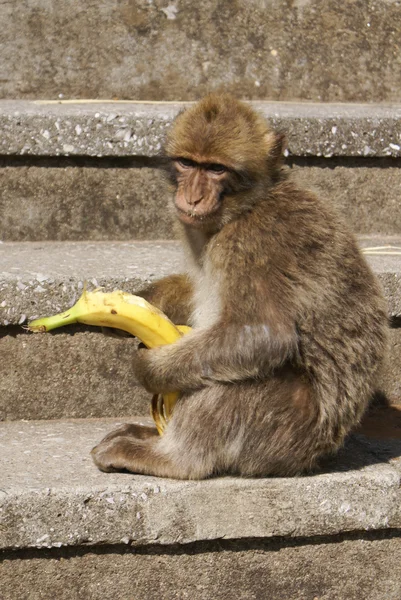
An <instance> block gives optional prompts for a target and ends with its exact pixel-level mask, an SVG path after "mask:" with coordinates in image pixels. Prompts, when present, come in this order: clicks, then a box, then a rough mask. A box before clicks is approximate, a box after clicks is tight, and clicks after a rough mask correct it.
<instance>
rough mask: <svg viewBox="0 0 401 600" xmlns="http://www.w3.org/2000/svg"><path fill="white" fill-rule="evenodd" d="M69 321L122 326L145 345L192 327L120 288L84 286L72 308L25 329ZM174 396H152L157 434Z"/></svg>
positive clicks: (47, 328)
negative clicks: (86, 288)
mask: <svg viewBox="0 0 401 600" xmlns="http://www.w3.org/2000/svg"><path fill="white" fill-rule="evenodd" d="M72 323H84V324H86V325H98V326H100V327H112V328H114V329H123V330H124V331H128V332H129V333H131V334H132V335H134V336H135V337H137V338H139V339H140V340H141V341H142V342H143V343H144V344H145V346H147V347H148V348H154V347H156V346H164V345H166V344H171V343H172V342H175V341H176V340H177V339H178V338H179V337H181V336H182V335H183V334H184V333H187V332H188V331H190V329H191V328H190V327H186V326H184V325H182V326H177V327H176V326H175V325H174V323H172V322H171V321H170V319H168V318H167V317H166V315H165V314H164V313H162V312H161V311H160V310H159V309H158V308H156V307H155V306H152V305H151V304H149V302H147V301H146V300H145V299H144V298H141V297H140V296H133V295H132V294H128V293H127V292H122V291H120V290H116V291H114V292H110V293H106V292H102V291H100V290H94V291H93V292H88V291H86V290H84V292H83V294H82V296H81V297H80V298H79V300H78V302H77V303H76V304H74V306H73V307H72V308H70V309H69V310H66V311H65V312H63V313H60V314H58V315H54V316H52V317H44V318H42V319H36V320H35V321H31V323H29V325H28V329H29V330H30V331H34V332H45V331H51V330H52V329H55V328H57V327H62V326H63V325H70V324H72ZM177 398H178V392H172V393H169V394H163V395H156V396H154V397H153V398H152V416H153V419H154V421H155V423H156V427H157V430H158V432H159V434H160V435H162V433H163V432H164V430H165V428H166V426H167V422H168V420H169V418H170V416H171V414H172V412H173V408H174V405H175V403H176V401H177Z"/></svg>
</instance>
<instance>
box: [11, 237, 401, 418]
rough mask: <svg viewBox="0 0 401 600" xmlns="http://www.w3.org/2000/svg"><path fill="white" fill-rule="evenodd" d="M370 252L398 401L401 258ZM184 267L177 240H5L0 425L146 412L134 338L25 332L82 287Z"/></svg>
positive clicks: (140, 279)
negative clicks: (135, 372) (385, 314)
mask: <svg viewBox="0 0 401 600" xmlns="http://www.w3.org/2000/svg"><path fill="white" fill-rule="evenodd" d="M360 243H361V245H362V246H364V247H365V248H372V247H373V248H377V247H381V246H388V245H390V246H393V247H395V248H396V247H399V248H401V239H400V238H399V237H398V238H397V237H393V238H380V237H376V236H368V237H361V238H360ZM372 252H376V254H368V255H367V258H368V260H369V262H370V263H371V265H372V267H373V269H374V270H375V271H376V273H377V274H378V276H379V278H380V280H381V282H382V284H383V286H384V290H385V293H386V296H387V299H388V303H389V311H390V315H391V316H392V317H393V326H394V327H393V329H391V332H390V334H391V353H390V359H389V364H388V365H387V368H386V371H385V373H384V374H383V378H382V381H381V382H380V383H381V385H382V387H383V389H384V390H385V391H386V393H387V394H388V395H389V397H390V398H391V400H392V401H393V402H401V377H400V368H399V365H400V362H401V328H400V321H401V320H400V316H401V255H399V254H398V255H397V254H395V252H397V251H396V250H391V249H390V250H387V252H389V254H384V255H381V254H379V252H380V250H373V251H372ZM391 252H394V254H391ZM180 266H181V251H180V248H179V245H178V244H177V243H175V242H166V241H164V242H161V241H159V242H157V243H155V242H132V243H123V242H120V243H104V242H101V243H90V244H89V243H78V242H76V243H67V242H64V243H49V242H47V243H46V242H45V243H38V242H34V243H4V244H0V420H6V419H8V420H13V419H50V418H52V419H57V418H63V417H102V416H107V417H119V416H121V415H126V414H147V413H148V411H149V401H150V396H149V395H148V394H146V393H145V392H144V391H143V390H142V389H141V388H139V387H138V386H137V383H136V381H135V379H134V378H133V376H132V372H131V363H130V360H131V358H130V357H131V352H132V351H133V349H134V348H135V344H136V341H135V340H134V339H133V338H119V339H117V338H110V337H105V336H104V335H103V334H102V333H101V331H100V330H99V328H90V327H84V326H74V327H67V328H63V329H60V330H57V331H55V332H54V333H52V334H49V335H33V334H29V333H27V332H26V331H24V330H23V329H22V327H21V326H22V325H23V324H24V323H26V322H27V320H28V319H29V320H31V319H33V318H34V317H37V316H44V315H51V314H55V313H57V312H60V311H62V310H65V309H67V308H69V307H70V306H72V304H74V302H75V301H76V300H77V299H78V297H79V295H80V294H81V291H82V287H83V282H84V281H87V282H88V285H89V286H93V287H97V286H104V287H105V289H107V290H112V289H116V288H120V289H124V290H126V291H128V292H134V291H135V290H137V289H138V288H139V287H141V286H142V285H143V284H144V283H146V282H148V281H152V280H154V279H156V278H158V277H162V276H164V275H167V274H169V273H172V272H179V271H180Z"/></svg>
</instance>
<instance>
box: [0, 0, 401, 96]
mask: <svg viewBox="0 0 401 600" xmlns="http://www.w3.org/2000/svg"><path fill="white" fill-rule="evenodd" d="M3 4H4V7H3V8H2V24H3V28H2V38H1V42H2V65H1V71H0V82H1V88H0V92H1V96H2V97H7V98H13V97H21V98H38V97H42V96H43V95H45V96H49V97H52V98H58V97H59V96H65V97H76V96H79V97H81V98H82V97H83V98H85V97H99V98H114V97H119V98H138V99H153V100H161V99H164V100H176V99H193V98H194V97H199V96H200V95H202V94H205V93H206V92H207V91H210V90H211V89H219V90H220V89H226V90H230V91H233V92H234V93H236V94H238V95H239V96H242V97H244V98H265V99H273V100H300V99H307V100H316V101H321V100H323V101H331V102H333V101H340V102H347V101H359V102H374V101H376V102H381V101H388V102H393V101H398V100H399V89H400V86H401V79H400V69H399V56H398V53H397V40H399V39H400V34H401V31H400V24H399V5H398V3H397V2H396V1H394V0H393V1H388V0H375V1H374V2H373V1H372V0H367V1H366V2H364V3H363V4H359V3H355V2H347V3H344V2H341V1H339V0H323V1H317V0H302V1H297V2H294V3H288V4H286V3H281V2H277V3H273V2H255V1H252V2H249V3H237V4H236V5H235V7H234V8H233V6H232V4H231V3H230V2H228V3H227V2H223V1H222V0H220V1H219V2H218V3H215V2H211V1H210V0H207V1H206V2H202V3H200V4H198V5H196V6H194V4H193V3H185V2H161V3H160V2H153V1H150V0H137V1H135V2H121V3H119V2H117V3H112V4H110V3H109V2H107V0H100V1H98V2H95V3H90V4H88V5H85V9H83V6H82V4H81V3H80V2H78V0H68V2H60V3H57V4H54V3H51V2H49V1H48V0H36V2H34V3H31V2H24V3H23V9H22V10H21V11H15V10H14V6H13V4H12V3H3ZM339 57H340V58H341V60H339Z"/></svg>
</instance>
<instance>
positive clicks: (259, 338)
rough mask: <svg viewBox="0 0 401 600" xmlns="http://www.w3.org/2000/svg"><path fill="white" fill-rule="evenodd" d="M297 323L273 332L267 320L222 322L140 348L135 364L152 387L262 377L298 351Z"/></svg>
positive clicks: (143, 380) (182, 386)
mask: <svg viewBox="0 0 401 600" xmlns="http://www.w3.org/2000/svg"><path fill="white" fill-rule="evenodd" d="M296 348H297V334H296V330H295V324H294V327H288V328H285V329H284V328H281V330H280V331H277V330H276V331H275V332H273V331H272V329H271V328H270V327H269V326H268V325H267V324H263V323H260V324H253V325H240V324H237V323H236V324H231V325H230V324H223V323H220V324H217V325H215V326H213V327H212V328H210V329H204V330H198V331H193V332H192V333H190V334H188V335H186V336H184V337H183V338H181V339H180V340H178V341H177V342H175V343H174V344H171V345H169V346H163V347H161V348H155V349H153V350H139V351H138V353H137V354H136V356H135V358H134V370H135V374H136V376H137V378H138V380H139V381H140V383H141V384H142V385H143V386H144V387H145V388H146V389H147V390H148V391H150V392H153V393H156V392H162V391H163V392H170V391H181V390H186V389H195V388H198V387H202V386H204V385H210V384H211V383H213V382H227V383H228V382H234V381H240V380H245V379H249V378H263V376H264V375H265V374H266V373H268V372H271V371H272V370H273V369H275V368H277V367H279V366H281V365H282V364H284V363H285V362H286V361H287V360H288V359H290V358H291V357H292V356H293V355H294V354H295V353H296Z"/></svg>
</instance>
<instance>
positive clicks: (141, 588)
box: [0, 534, 401, 600]
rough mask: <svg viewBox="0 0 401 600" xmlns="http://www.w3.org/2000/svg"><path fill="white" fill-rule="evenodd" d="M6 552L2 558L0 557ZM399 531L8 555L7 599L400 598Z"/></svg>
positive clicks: (2, 575)
mask: <svg viewBox="0 0 401 600" xmlns="http://www.w3.org/2000/svg"><path fill="white" fill-rule="evenodd" d="M0 556H1V555H0ZM400 561H401V540H400V537H399V536H398V535H397V534H394V535H392V536H389V537H388V538H386V537H385V538H384V539H380V537H374V534H370V535H365V536H363V535H362V536H361V539H352V538H347V537H345V539H344V537H343V536H341V537H338V538H333V539H330V540H329V539H327V538H324V539H323V540H322V539H308V540H297V541H294V540H291V541H289V543H288V542H287V541H286V540H282V541H281V540H280V541H277V540H248V541H243V542H242V541H225V540H219V541H218V542H203V543H198V544H191V545H190V546H189V547H185V546H172V547H169V546H168V547H164V548H163V549H159V548H156V547H153V548H135V549H131V548H125V549H124V548H122V547H106V548H104V549H102V548H96V549H92V548H91V549H89V548H79V549H77V550H76V552H74V551H73V549H72V550H70V551H67V550H62V549H61V550H51V551H48V550H41V551H27V552H23V553H16V552H12V553H5V554H3V561H2V563H0V579H1V583H2V593H3V594H4V597H5V598H6V599H7V600H53V599H54V598H57V599H58V600H104V599H105V598H113V600H127V598H133V599H135V600H160V599H161V598H162V599H163V600H164V599H168V600H171V599H174V600H184V599H185V600H187V599H189V598H191V599H193V600H211V599H213V600H232V599H233V598H236V599H237V598H238V600H250V599H255V600H265V599H267V598H269V600H270V599H271V600H283V599H285V600H345V599H346V600H399V598H400V597H401V580H400V576H399V569H398V565H399V564H400Z"/></svg>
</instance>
